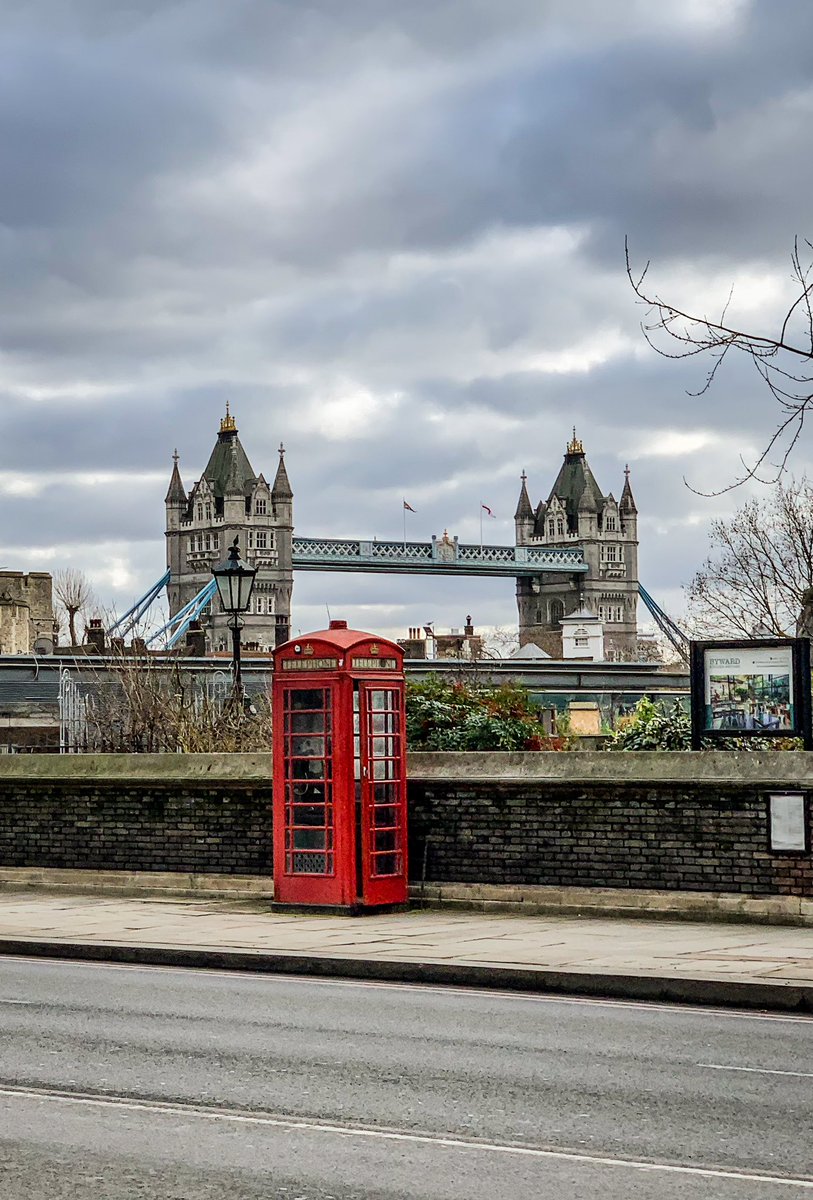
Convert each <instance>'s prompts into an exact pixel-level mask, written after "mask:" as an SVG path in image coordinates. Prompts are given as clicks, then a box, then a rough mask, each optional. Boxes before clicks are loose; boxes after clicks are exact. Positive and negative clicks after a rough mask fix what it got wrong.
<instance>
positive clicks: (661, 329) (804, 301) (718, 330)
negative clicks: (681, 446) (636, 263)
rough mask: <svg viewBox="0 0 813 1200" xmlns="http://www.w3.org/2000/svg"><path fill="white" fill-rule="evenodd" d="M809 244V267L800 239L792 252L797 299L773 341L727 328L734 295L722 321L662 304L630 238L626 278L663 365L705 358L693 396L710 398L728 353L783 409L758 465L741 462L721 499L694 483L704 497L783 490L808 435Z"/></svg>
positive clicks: (812, 347)
mask: <svg viewBox="0 0 813 1200" xmlns="http://www.w3.org/2000/svg"><path fill="white" fill-rule="evenodd" d="M804 244H805V246H806V247H807V250H808V252H809V254H810V256H811V257H810V260H809V261H806V260H805V259H803V257H802V253H801V252H800V249H799V239H798V238H796V239H794V243H793V251H792V253H791V271H792V277H793V279H794V280H795V282H796V284H797V286H798V289H799V292H798V295H797V296H796V298H795V299H794V301H793V303H792V304H791V305H790V307H789V308H788V310H787V312H786V313H785V314H784V316H783V318H782V323H781V326H780V328H779V333H778V334H777V335H772V334H769V333H762V332H753V331H749V330H745V329H739V328H737V327H736V326H735V325H733V324H730V323H729V322H728V311H729V307H730V305H731V300H732V297H733V289H732V291H730V292H729V295H728V299H727V300H726V302H725V304H724V305H723V308H722V311H721V313H720V317H719V319H717V320H714V319H712V318H710V317H707V316H700V315H698V314H695V313H689V312H686V311H685V310H684V309H681V308H677V307H676V306H675V305H673V304H670V303H669V302H668V301H666V300H664V299H662V298H661V296H660V295H658V293H657V292H655V291H651V290H650V289H649V287H648V286H647V275H648V272H649V266H650V264H649V261H647V263H646V265H645V267H644V269H643V271H642V272H641V273H640V275H637V276H636V275H634V274H633V270H632V263H631V260H630V251H629V242H628V239H626V238H625V239H624V255H625V261H626V271H627V278H628V280H629V283H630V287H631V288H632V290H633V292H634V293H635V295H636V297H637V298H638V301H639V302H640V303H641V304H643V305H645V306H646V309H647V316H646V318H645V320H644V321H642V322H641V331H642V333H643V335H644V337H645V338H646V341H647V343H648V345H650V346H651V347H652V349H653V350H655V352H656V353H658V354H660V355H661V356H662V357H663V358H672V359H675V358H693V357H695V356H697V355H701V354H705V355H708V356H709V358H710V359H711V360H712V363H711V366H710V368H709V370H708V372H707V374H706V377H705V381H704V382H703V384H702V386H701V387H700V388H699V389H698V391H696V392H689V395H692V396H702V395H704V394H705V393H706V392H708V391H709V389H710V388H711V386H712V384H713V383H714V382H715V380H716V378H717V374H718V371H719V370H720V368H721V367H722V365H723V363H724V362H725V360H726V358H727V356H728V354H729V351H736V352H739V353H741V354H745V355H746V356H747V357H748V358H749V359H750V361H751V363H752V365H753V367H754V369H755V370H756V371H757V373H758V375H759V376H760V378H761V380H762V381H763V383H764V384H765V385H766V387H767V388H768V391H769V392H770V394H771V396H772V397H773V399H774V400H775V401H776V404H777V407H778V409H779V418H780V419H779V423H778V425H777V427H776V429H775V430H774V433H773V435H772V436H771V438H770V439H769V441H768V443H767V445H766V446H765V448H764V450H763V451H762V453H761V454H760V455H759V457H758V458H757V459H756V461H755V462H753V463H751V464H750V465H749V464H748V463H746V462H745V460H744V459H743V460H741V461H742V465H743V470H742V473H741V474H740V475H739V476H738V477H737V478H736V479H735V480H734V481H733V482H732V483H729V484H728V485H727V486H726V487H723V488H720V489H719V490H717V491H714V492H699V491H698V490H697V489H696V488H694V487H692V486H691V485H690V484H688V483H687V487H689V488H690V490H691V491H693V492H695V493H696V494H697V495H705V496H709V495H710V496H719V495H721V494H722V493H723V492H729V491H731V490H732V489H733V488H736V487H740V486H741V485H742V484H743V483H746V482H747V481H748V480H752V479H756V480H759V482H762V483H771V484H773V483H777V482H778V481H779V479H780V478H781V477H782V474H783V472H784V471H785V470H786V468H787V464H788V460H789V458H790V455H791V453H792V451H793V449H794V447H795V445H796V443H797V442H798V440H799V437H800V436H801V433H802V430H803V428H804V423H805V420H806V418H807V416H808V414H809V412H810V410H811V408H812V407H813V296H812V295H811V293H813V278H811V276H813V244H811V243H810V242H808V241H807V240H805V243H804ZM664 336H665V338H666V343H665V344H664V342H663V337H664ZM774 455H776V456H777V457H778V461H776V462H773V461H771V459H772V457H773V456H774ZM684 482H686V481H685V480H684Z"/></svg>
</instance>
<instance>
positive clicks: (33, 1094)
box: [0, 1087, 813, 1191]
mask: <svg viewBox="0 0 813 1200" xmlns="http://www.w3.org/2000/svg"><path fill="white" fill-rule="evenodd" d="M0 1096H6V1097H8V1098H9V1099H15V1100H19V1099H28V1100H43V1101H55V1102H57V1103H61V1104H78V1105H85V1106H87V1107H95V1108H113V1109H120V1110H124V1111H127V1112H143V1113H150V1114H153V1113H155V1114H159V1115H164V1116H176V1117H202V1118H204V1119H205V1120H210V1121H226V1122H230V1123H232V1124H242V1125H259V1126H265V1127H267V1128H272V1129H288V1130H303V1131H305V1132H306V1133H324V1134H337V1135H339V1136H341V1137H345V1138H346V1137H357V1138H367V1139H371V1140H374V1141H383V1142H402V1143H403V1142H406V1143H411V1144H413V1145H419V1146H438V1147H440V1148H442V1149H444V1150H474V1151H480V1152H485V1153H490V1154H507V1155H513V1156H516V1157H522V1158H535V1159H547V1160H551V1159H555V1160H558V1161H560V1162H573V1163H583V1164H585V1165H587V1166H599V1167H602V1166H603V1167H626V1168H627V1169H629V1170H633V1171H651V1172H661V1173H664V1174H669V1175H691V1176H695V1177H700V1178H703V1179H734V1180H739V1181H742V1182H751V1183H767V1184H777V1185H780V1186H783V1187H793V1188H799V1189H802V1190H807V1191H813V1178H803V1177H799V1176H792V1175H768V1174H766V1173H764V1172H760V1171H738V1170H736V1169H734V1168H730V1169H728V1170H726V1169H725V1168H723V1167H692V1166H688V1165H684V1164H679V1163H668V1162H658V1161H657V1160H654V1159H653V1160H650V1161H646V1160H644V1159H630V1158H617V1157H613V1156H611V1155H603V1154H584V1153H581V1152H579V1151H575V1150H543V1149H539V1148H537V1147H535V1146H520V1145H515V1144H512V1143H510V1142H485V1141H475V1140H473V1139H467V1138H461V1137H446V1136H444V1135H443V1134H433V1133H411V1132H406V1131H403V1130H397V1129H386V1128H385V1129H376V1128H370V1127H369V1126H363V1125H350V1124H347V1125H342V1124H339V1123H337V1122H329V1121H316V1120H310V1121H306V1120H299V1119H297V1118H294V1117H275V1116H271V1115H267V1114H260V1113H248V1112H237V1111H230V1110H227V1109H222V1108H203V1107H200V1106H197V1105H192V1104H177V1103H171V1102H167V1103H162V1102H160V1101H143V1100H131V1099H129V1098H128V1097H126V1096H90V1095H86V1094H82V1093H76V1094H74V1093H70V1092H59V1091H55V1090H50V1089H46V1088H24V1087H19V1088H11V1087H0Z"/></svg>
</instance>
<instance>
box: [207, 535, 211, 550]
mask: <svg viewBox="0 0 813 1200" xmlns="http://www.w3.org/2000/svg"><path fill="white" fill-rule="evenodd" d="M211 548H212V535H211V533H207V534H206V549H207V550H211Z"/></svg>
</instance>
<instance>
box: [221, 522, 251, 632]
mask: <svg viewBox="0 0 813 1200" xmlns="http://www.w3.org/2000/svg"><path fill="white" fill-rule="evenodd" d="M212 574H213V575H214V577H215V583H216V584H217V593H218V595H219V596H220V604H221V607H222V609H223V611H224V612H227V613H230V614H231V615H232V616H237V614H238V613H244V612H248V606H249V604H250V603H251V593H252V591H253V588H254V577H255V576H256V574H257V568H256V567H250V566H248V564H247V563H244V562H243V560H242V559H241V557H240V547H239V546H238V544H237V538H235V539H234V541H233V542H232V544H231V546H230V547H229V557H228V558H227V559H226V560H225V562H222V563H220V565H219V566H217V567H213V568H212Z"/></svg>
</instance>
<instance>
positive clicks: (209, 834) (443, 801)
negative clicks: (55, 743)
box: [0, 753, 813, 896]
mask: <svg viewBox="0 0 813 1200" xmlns="http://www.w3.org/2000/svg"><path fill="white" fill-rule="evenodd" d="M810 760H813V756H810V755H805V754H781V753H778V754H766V755H750V754H749V755H734V754H700V755H689V754H671V755H670V754H619V755H611V754H601V753H595V754H594V753H585V754H581V753H580V754H578V755H570V754H518V755H514V754H503V755H500V754H466V755H455V754H414V755H411V756H410V763H409V773H410V787H409V805H410V856H411V864H410V865H411V870H410V874H411V877H412V878H413V880H416V879H420V878H421V876H422V874H423V868H424V861H425V862H426V878H427V881H429V882H459V883H492V884H525V885H546V884H548V885H558V886H570V887H608V888H625V887H626V888H656V889H666V890H683V891H686V890H690V891H711V892H740V893H743V894H747V895H754V896H766V895H800V896H813V859H812V858H811V854H810V853H809V851H808V852H807V853H805V854H772V853H771V852H770V850H769V848H768V846H769V843H768V811H767V794H768V793H769V792H770V791H771V790H799V791H803V792H807V791H808V790H810V791H813V765H811V766H808V762H809V761H810ZM270 775H271V759H270V755H186V756H181V755H178V756H174V755H163V756H159V755H156V756H152V755H137V756H125V755H100V756H94V755H87V756H82V755H75V756H74V755H69V756H62V757H60V756H49V755H24V756H23V755H21V756H6V755H3V756H0V866H7V867H8V866H11V867H14V866H28V867H57V868H82V869H85V870H123V871H175V872H185V873H200V874H215V875H216V874H240V875H270V874H271V870H272V841H271V828H272V826H271V786H270ZM808 819H810V806H808ZM427 839H428V853H427V855H426V859H425V860H424V851H425V848H426V846H427ZM809 845H810V838H809V841H808V846H809Z"/></svg>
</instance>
